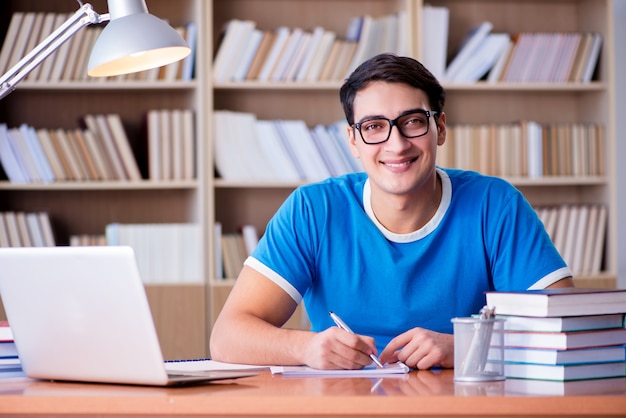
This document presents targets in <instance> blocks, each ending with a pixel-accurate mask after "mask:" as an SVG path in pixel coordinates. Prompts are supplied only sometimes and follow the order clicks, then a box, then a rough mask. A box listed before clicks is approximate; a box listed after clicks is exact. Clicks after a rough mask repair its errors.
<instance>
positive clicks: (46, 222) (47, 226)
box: [37, 212, 55, 247]
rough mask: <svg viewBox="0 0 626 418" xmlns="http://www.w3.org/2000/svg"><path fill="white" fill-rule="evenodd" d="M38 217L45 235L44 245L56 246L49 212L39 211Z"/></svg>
mask: <svg viewBox="0 0 626 418" xmlns="http://www.w3.org/2000/svg"><path fill="white" fill-rule="evenodd" d="M37 218H38V219H39V225H40V228H41V233H42V235H43V241H44V246H46V247H54V246H55V241H54V233H53V231H52V224H51V223H50V216H49V215H48V213H47V212H39V213H37Z"/></svg>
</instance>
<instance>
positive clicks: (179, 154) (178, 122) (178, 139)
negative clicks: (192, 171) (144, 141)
mask: <svg viewBox="0 0 626 418" xmlns="http://www.w3.org/2000/svg"><path fill="white" fill-rule="evenodd" d="M170 118H171V121H172V137H171V141H172V152H171V157H170V159H171V161H172V179H173V180H181V179H182V178H183V113H182V111H181V110H180V109H173V110H171V111H170Z"/></svg>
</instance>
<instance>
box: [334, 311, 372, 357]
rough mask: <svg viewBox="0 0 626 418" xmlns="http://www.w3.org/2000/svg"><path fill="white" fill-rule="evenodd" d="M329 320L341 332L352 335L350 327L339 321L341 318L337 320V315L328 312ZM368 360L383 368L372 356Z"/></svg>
mask: <svg viewBox="0 0 626 418" xmlns="http://www.w3.org/2000/svg"><path fill="white" fill-rule="evenodd" d="M329 315H330V318H331V319H332V320H333V322H334V323H335V324H336V325H337V326H338V327H339V328H341V329H342V330H344V331H346V332H349V333H350V334H354V332H352V330H351V329H350V327H349V326H348V325H347V324H346V323H345V322H343V321H342V320H341V318H339V317H338V316H337V314H335V313H334V312H332V311H331V312H329ZM370 358H371V359H372V361H373V362H374V363H376V365H377V366H378V367H381V368H382V367H383V365H382V363H381V362H380V360H378V358H376V356H375V355H374V354H370Z"/></svg>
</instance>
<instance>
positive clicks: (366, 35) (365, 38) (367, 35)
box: [341, 15, 374, 77]
mask: <svg viewBox="0 0 626 418" xmlns="http://www.w3.org/2000/svg"><path fill="white" fill-rule="evenodd" d="M357 19H360V20H361V21H360V30H359V33H358V37H357V38H353V37H351V36H350V37H347V40H348V41H351V40H356V41H357V45H356V50H355V51H354V55H353V56H352V59H351V60H350V63H349V64H348V67H347V71H346V73H345V74H342V75H341V77H344V75H349V74H351V73H352V71H354V70H355V69H356V67H358V66H359V65H360V64H361V63H362V62H363V61H365V59H366V55H367V53H368V50H369V49H370V44H371V43H372V42H374V39H373V37H372V26H373V25H374V18H373V17H372V16H370V15H364V16H360V17H359V18H357Z"/></svg>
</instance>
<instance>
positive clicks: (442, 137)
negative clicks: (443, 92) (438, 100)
mask: <svg viewBox="0 0 626 418" xmlns="http://www.w3.org/2000/svg"><path fill="white" fill-rule="evenodd" d="M447 132H448V131H447V128H446V114H445V113H443V112H441V115H439V117H438V118H437V145H443V144H444V143H445V142H446V135H447Z"/></svg>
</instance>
